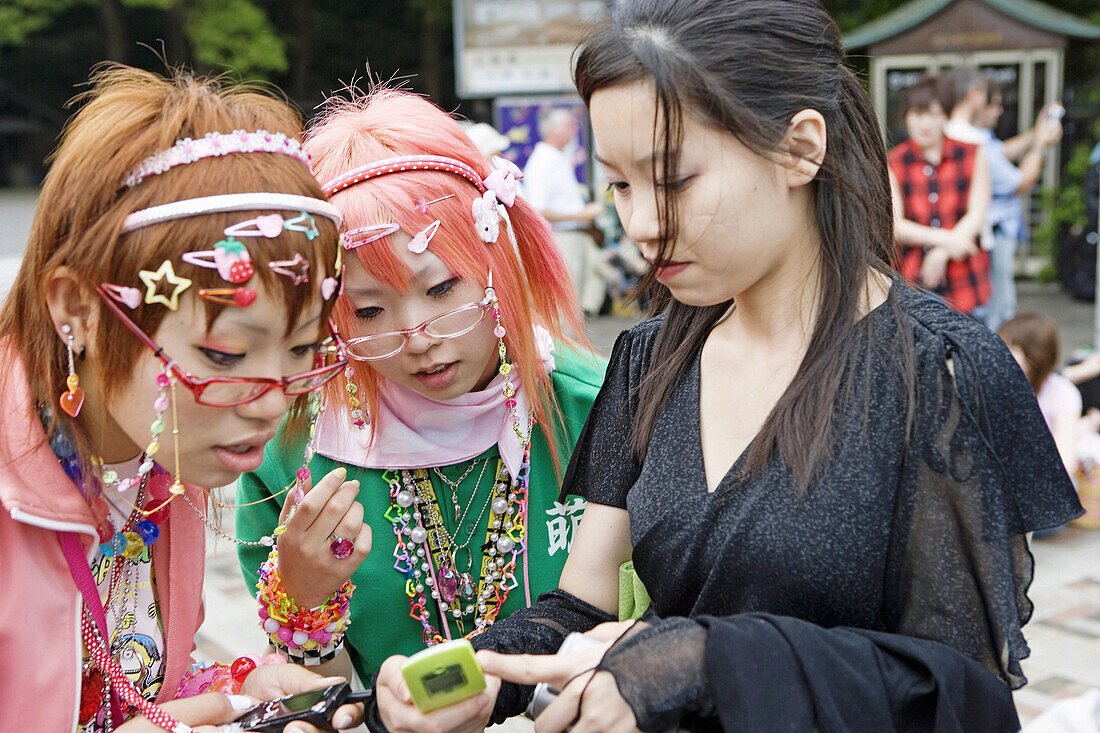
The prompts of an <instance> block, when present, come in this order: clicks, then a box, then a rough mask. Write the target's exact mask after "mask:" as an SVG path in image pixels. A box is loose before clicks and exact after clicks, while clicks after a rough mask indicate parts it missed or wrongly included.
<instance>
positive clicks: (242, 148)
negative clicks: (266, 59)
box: [122, 130, 309, 188]
mask: <svg viewBox="0 0 1100 733" xmlns="http://www.w3.org/2000/svg"><path fill="white" fill-rule="evenodd" d="M231 153H282V154H283V155H289V156H291V157H293V158H297V159H298V160H300V161H302V162H303V163H305V164H306V165H307V166H308V165H309V156H308V155H306V153H305V151H304V150H302V145H301V143H299V142H298V141H297V140H295V139H293V138H289V137H287V136H286V135H284V134H282V133H281V132H268V131H267V130H256V131H255V132H246V131H244V130H234V131H233V132H230V133H228V134H226V133H222V132H210V133H207V134H206V136H205V137H201V138H199V139H198V140H192V139H191V138H189V137H185V138H183V139H182V140H177V141H176V144H175V145H173V146H172V147H170V148H168V149H167V150H162V151H160V152H159V153H153V154H152V155H150V156H149V157H148V158H146V159H145V160H143V161H141V163H139V164H138V166H137V167H136V168H134V170H132V171H130V174H129V175H128V176H126V177H125V178H124V179H122V185H123V186H125V187H126V188H133V187H134V186H136V185H138V184H139V183H141V182H142V181H144V180H145V179H146V178H149V177H150V176H157V175H160V174H161V173H164V172H165V171H168V170H171V169H172V168H175V167H176V166H177V165H187V164H188V163H194V162H195V161H196V160H202V159H203V158H214V157H219V156H222V155H229V154H231Z"/></svg>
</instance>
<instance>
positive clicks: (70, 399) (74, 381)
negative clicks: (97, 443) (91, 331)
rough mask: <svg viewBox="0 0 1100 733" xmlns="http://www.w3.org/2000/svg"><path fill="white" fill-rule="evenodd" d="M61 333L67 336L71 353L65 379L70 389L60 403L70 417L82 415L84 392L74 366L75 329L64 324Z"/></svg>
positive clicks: (67, 346)
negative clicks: (67, 373)
mask: <svg viewBox="0 0 1100 733" xmlns="http://www.w3.org/2000/svg"><path fill="white" fill-rule="evenodd" d="M61 333H63V334H65V348H66V349H68V352H69V376H68V377H66V378H65V386H66V387H67V388H68V389H67V390H66V391H64V392H62V393H61V397H60V398H58V403H59V404H60V405H61V409H62V410H64V411H65V414H66V415H68V416H69V417H76V416H77V415H79V414H80V408H81V407H83V406H84V390H83V389H82V388H81V387H80V377H78V376H77V375H76V366H75V365H74V364H73V328H72V326H70V325H69V324H68V323H65V324H62V326H61Z"/></svg>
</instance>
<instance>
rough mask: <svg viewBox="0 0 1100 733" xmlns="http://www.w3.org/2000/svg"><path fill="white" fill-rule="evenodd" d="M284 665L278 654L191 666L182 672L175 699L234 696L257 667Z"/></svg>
mask: <svg viewBox="0 0 1100 733" xmlns="http://www.w3.org/2000/svg"><path fill="white" fill-rule="evenodd" d="M286 663H287V661H286V659H285V658H284V657H282V656H281V655H279V654H268V655H267V656H264V657H258V656H256V655H255V654H246V655H244V656H243V657H237V658H236V659H235V660H233V663H232V664H222V663H221V662H214V663H213V664H205V663H199V664H192V665H191V667H190V668H189V669H188V670H187V671H186V672H184V674H183V679H181V680H180V684H179V687H178V688H176V697H194V696H195V695H201V694H203V693H204V692H221V693H224V694H226V695H236V694H238V693H240V691H241V685H243V684H244V681H245V678H247V677H248V675H249V674H251V673H252V671H253V670H254V669H256V668H257V667H262V666H263V665H265V664H286Z"/></svg>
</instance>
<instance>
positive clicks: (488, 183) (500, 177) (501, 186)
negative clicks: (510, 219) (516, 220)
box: [485, 155, 523, 208]
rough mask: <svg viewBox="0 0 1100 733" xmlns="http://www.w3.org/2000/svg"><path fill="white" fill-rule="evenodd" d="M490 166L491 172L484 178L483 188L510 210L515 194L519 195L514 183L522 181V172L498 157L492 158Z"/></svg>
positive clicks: (511, 163) (505, 159) (513, 164)
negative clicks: (491, 167)
mask: <svg viewBox="0 0 1100 733" xmlns="http://www.w3.org/2000/svg"><path fill="white" fill-rule="evenodd" d="M492 166H493V170H492V172H491V173H489V175H487V176H485V188H487V189H489V190H490V191H492V192H493V194H494V195H496V197H497V200H498V201H500V203H502V204H504V205H505V206H507V207H509V208H511V206H512V205H513V204H514V203H515V202H516V194H517V193H519V187H518V186H517V185H516V181H521V180H523V171H521V170H520V169H519V167H518V166H517V165H516V164H515V163H513V162H512V161H510V160H508V159H507V158H502V157H500V156H499V155H494V156H493V161H492Z"/></svg>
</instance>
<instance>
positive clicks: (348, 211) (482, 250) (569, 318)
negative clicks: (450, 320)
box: [304, 88, 587, 462]
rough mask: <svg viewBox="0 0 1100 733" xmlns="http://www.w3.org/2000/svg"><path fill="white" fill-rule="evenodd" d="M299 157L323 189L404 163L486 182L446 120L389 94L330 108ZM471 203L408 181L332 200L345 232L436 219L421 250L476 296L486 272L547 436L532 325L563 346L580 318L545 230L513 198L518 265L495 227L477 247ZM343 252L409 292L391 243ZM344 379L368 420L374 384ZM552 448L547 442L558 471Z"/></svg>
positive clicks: (374, 402)
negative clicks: (452, 167)
mask: <svg viewBox="0 0 1100 733" xmlns="http://www.w3.org/2000/svg"><path fill="white" fill-rule="evenodd" d="M353 92H354V90H353ZM304 147H305V149H306V152H308V153H309V155H310V157H311V160H312V164H313V173H314V175H315V176H316V177H317V180H319V181H320V182H321V183H322V184H324V183H325V182H327V181H330V180H332V179H334V178H336V177H337V176H339V175H341V174H343V173H346V172H347V171H349V170H351V169H352V168H358V167H360V166H363V165H366V164H368V163H372V162H374V161H377V160H382V159H384V158H393V157H398V156H405V155H439V156H446V157H448V158H455V159H457V160H460V161H462V162H463V163H466V164H467V165H469V166H470V167H471V168H473V169H474V170H475V171H477V173H478V175H480V176H481V177H482V178H484V177H485V176H486V175H487V174H488V172H489V166H488V164H487V162H486V160H485V158H484V157H483V156H482V155H481V153H480V152H478V150H477V148H476V147H475V146H474V144H473V142H472V141H471V140H470V139H469V138H468V137H467V136H466V135H465V134H464V133H463V132H462V129H461V128H460V127H459V126H458V123H456V122H455V120H454V119H453V118H452V117H451V116H450V115H448V114H447V113H446V112H444V111H443V110H441V109H440V108H439V107H437V106H435V105H434V104H432V103H431V102H429V101H428V100H426V99H424V98H422V97H420V96H417V95H415V94H411V93H409V92H403V91H398V90H394V89H385V88H375V89H373V90H371V91H370V92H368V93H367V94H354V93H353V96H352V98H351V99H344V98H339V97H334V98H330V99H329V100H328V101H327V102H326V103H325V106H324V110H323V112H322V113H321V115H320V116H319V117H318V119H317V120H315V121H314V123H313V124H312V125H311V126H310V128H309V130H308V132H307V133H306V138H305V143H304ZM452 194H453V195H452ZM448 195H452V196H451V197H450V198H447V199H444V200H442V201H438V202H436V203H433V204H431V206H430V208H429V211H428V213H427V214H424V213H421V212H419V211H417V209H416V202H417V201H419V200H423V201H432V200H434V199H438V198H441V197H443V196H448ZM478 196H479V193H478V190H477V188H476V187H475V186H474V185H473V184H471V183H470V182H469V181H467V180H466V179H464V178H462V177H460V176H458V175H455V174H451V173H443V172H435V171H412V172H405V173H391V174H387V175H383V176H379V177H378V178H372V179H370V180H368V181H365V182H363V183H359V184H355V185H353V186H351V187H349V188H346V189H344V190H343V191H340V192H338V193H336V194H334V195H333V197H332V203H333V204H335V205H336V207H337V208H338V209H340V211H341V212H342V213H343V215H344V228H345V229H348V230H350V229H355V228H357V227H362V226H367V225H371V224H387V223H391V222H394V223H397V224H398V225H400V227H401V229H402V230H403V231H404V232H406V233H408V234H409V235H410V236H411V235H412V234H415V233H416V232H419V231H421V230H422V229H424V228H425V227H427V226H428V225H429V224H431V223H432V222H433V221H435V220H436V219H439V220H440V221H441V222H442V225H441V227H440V229H439V232H438V234H436V235H435V237H434V238H433V239H432V241H431V244H430V245H429V247H430V250H431V251H432V252H433V253H434V254H435V255H436V256H437V257H439V259H441V260H442V261H443V262H444V263H445V264H446V265H447V266H448V267H450V268H451V269H452V270H453V271H454V272H455V273H456V274H458V275H459V276H460V277H462V278H463V279H465V280H469V281H471V282H477V283H479V284H480V285H482V286H484V285H485V284H486V280H487V277H488V273H489V271H490V270H491V271H492V273H493V287H494V289H495V290H496V293H497V298H498V299H499V300H500V307H501V320H502V322H503V325H504V327H505V329H506V331H507V335H506V336H505V345H506V346H507V348H508V353H509V355H510V358H511V359H512V360H513V361H514V362H515V368H516V369H517V370H518V371H519V374H520V379H521V380H522V384H524V385H526V386H527V388H528V389H529V390H530V389H531V385H534V390H532V392H531V394H532V400H531V402H532V409H533V411H534V416H535V419H536V420H538V421H539V422H540V423H541V424H543V425H545V426H550V425H551V424H552V423H556V424H558V425H560V424H561V414H560V410H559V409H558V405H557V400H556V399H555V397H554V391H553V386H552V382H551V379H550V375H548V374H547V373H546V372H545V371H544V370H543V369H542V367H541V366H540V361H539V355H538V349H537V347H536V343H535V334H534V328H533V325H532V324H538V325H541V326H543V327H545V328H546V329H547V330H549V331H550V334H551V335H552V336H553V337H554V338H555V339H557V340H562V341H570V340H569V339H567V338H566V337H565V335H564V332H563V325H565V326H568V327H569V328H570V329H571V330H572V331H573V333H577V334H583V331H582V330H581V323H580V319H579V313H580V308H579V306H578V304H577V300H576V296H575V295H574V292H573V287H572V284H571V283H570V281H569V275H568V274H567V270H566V267H565V262H564V261H563V260H562V258H561V255H560V254H559V252H558V249H557V246H556V245H555V244H554V240H553V238H552V235H551V232H550V226H549V225H548V224H547V223H546V220H545V219H543V218H542V216H541V215H539V213H538V212H537V211H536V210H535V209H534V208H533V207H532V206H531V205H530V204H528V203H527V202H526V201H524V200H523V199H521V198H517V199H516V201H515V204H514V205H513V206H512V207H510V208H509V209H508V214H509V216H510V217H511V220H512V226H513V228H514V230H515V235H516V243H517V247H518V255H519V256H518V258H517V252H516V249H515V248H513V247H512V244H511V242H510V241H509V238H508V234H507V229H506V225H505V223H504V222H503V221H501V223H500V236H499V238H498V240H497V242H496V243H494V244H486V243H485V242H482V241H481V239H480V238H479V237H478V234H477V230H476V229H475V226H474V220H473V215H472V213H471V208H472V205H473V201H474V199H475V198H477V197H478ZM351 252H353V253H355V254H356V255H358V257H359V260H360V262H362V263H363V266H364V267H365V268H366V269H367V271H368V272H370V273H371V274H372V275H373V276H374V277H376V278H378V279H379V280H381V281H382V282H384V283H387V284H388V285H390V286H391V287H394V288H397V289H399V290H405V289H407V288H408V287H409V279H410V277H411V274H412V273H411V272H410V271H409V269H408V267H407V266H406V265H405V264H404V263H403V262H402V261H401V260H400V259H398V258H397V257H396V256H395V255H394V253H393V250H392V249H391V246H390V238H389V237H385V238H383V239H380V240H378V241H376V242H371V243H369V244H365V245H363V246H360V247H357V248H355V249H353V250H351ZM349 254H350V253H349ZM333 316H334V318H335V320H336V324H337V327H338V328H339V329H340V331H341V332H343V333H349V332H351V331H353V330H354V324H355V315H354V312H353V311H352V308H351V306H350V304H349V303H348V301H347V299H346V298H345V297H341V298H339V299H338V301H337V303H336V306H335V308H334V310H333ZM581 338H582V339H583V335H582V336H581ZM584 345H585V346H587V343H585V344H584ZM352 369H353V372H354V374H355V380H356V382H357V383H358V386H359V399H360V400H361V401H362V402H363V403H364V404H365V405H366V406H367V407H368V408H369V409H370V410H371V413H372V414H377V406H378V400H379V393H378V392H379V388H380V377H379V376H378V375H377V373H376V372H375V371H374V370H373V369H371V368H370V366H369V365H368V363H366V362H352ZM344 384H345V382H344V380H343V379H339V380H334V381H333V382H331V383H330V386H329V393H330V397H331V398H333V399H332V402H335V403H338V404H344V405H346V400H344V399H342V398H341V397H342V395H341V392H342V390H343V387H344ZM376 427H377V426H376ZM550 432H551V434H552V433H553V432H554V431H550ZM555 442H556V441H554V440H550V448H551V451H552V455H553V456H554V458H555V462H556V459H557V457H558V451H557V446H556V445H555Z"/></svg>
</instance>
